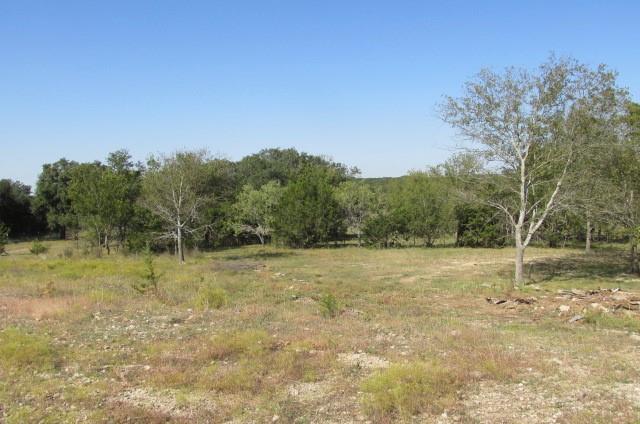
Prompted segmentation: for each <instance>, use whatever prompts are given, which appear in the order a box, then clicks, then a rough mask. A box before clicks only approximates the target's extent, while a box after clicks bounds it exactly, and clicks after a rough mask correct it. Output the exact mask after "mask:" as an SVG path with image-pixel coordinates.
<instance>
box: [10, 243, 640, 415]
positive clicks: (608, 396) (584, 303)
mask: <svg viewBox="0 0 640 424" xmlns="http://www.w3.org/2000/svg"><path fill="white" fill-rule="evenodd" d="M46 244H47V246H49V251H48V252H47V253H45V254H43V255H40V256H36V255H32V254H30V253H29V251H28V248H29V245H28V244H13V245H10V246H8V247H9V249H8V251H9V253H10V254H9V256H5V257H0V408H1V412H0V417H3V416H4V420H5V421H6V422H7V423H23V422H51V423H54V422H55V423H57V422H166V421H171V422H214V423H218V422H219V423H224V422H231V423H245V422H256V423H262V422H278V423H288V422H297V423H325V422H329V423H349V422H375V423H377V422H383V423H384V422H437V423H450V422H464V423H467V422H469V423H475V422H482V423H495V422H509V423H510V422H513V423H516V422H542V423H551V422H560V423H583V422H584V423H587V422H589V423H591V422H603V423H608V422H620V423H624V422H637V421H638V419H640V369H639V368H638V364H639V363H640V313H639V312H637V311H635V310H634V308H636V307H637V304H635V303H634V296H635V292H640V279H638V278H637V277H634V276H631V275H628V274H626V273H625V271H626V267H627V263H626V262H625V256H624V252H623V251H622V250H619V249H616V248H611V249H601V250H596V251H595V252H594V253H593V254H592V255H588V256H586V255H584V254H583V253H582V252H581V251H579V250H568V249H567V250H559V249H553V250H552V249H533V248H532V249H530V250H528V251H527V260H528V265H527V273H528V275H529V277H530V278H531V279H532V280H533V281H534V284H532V285H529V286H527V288H526V289H525V290H522V291H510V290H508V289H507V287H509V281H510V279H511V269H512V256H513V250H511V249H496V250H490V249H454V248H448V249H413V248H407V249H392V250H370V249H358V248H354V247H349V248H338V249H314V250H284V249H276V248H261V247H245V248H241V249H233V250H225V251H218V252H213V253H193V254H192V255H190V256H188V257H187V263H186V264H185V265H182V266H178V265H177V264H175V263H174V259H173V258H172V257H169V256H160V257H158V258H156V261H155V265H156V268H157V271H158V273H159V274H160V291H159V293H158V295H153V294H145V295H142V294H140V293H138V292H137V291H136V290H134V289H133V288H132V287H133V285H134V284H136V283H138V282H139V281H141V279H142V275H143V272H144V265H143V260H142V257H137V256H127V257H125V256H119V255H112V256H110V257H103V258H100V259H96V258H92V257H90V256H83V255H82V254H81V253H80V252H79V251H77V250H75V249H73V246H74V245H73V244H72V243H63V242H55V243H54V242H49V243H46ZM65 252H66V253H65ZM598 287H601V288H620V289H621V291H620V292H612V291H598V292H595V291H594V292H589V291H588V290H589V289H595V288H598ZM571 289H579V290H574V293H571V292H568V291H566V290H571ZM560 290H565V291H562V292H559V291H560ZM486 298H491V299H492V302H488V301H487V300H486ZM503 300H508V301H507V302H504V303H501V301H503ZM494 303H496V304H494ZM572 320H575V321H574V322H570V321H572ZM0 421H2V418H0Z"/></svg>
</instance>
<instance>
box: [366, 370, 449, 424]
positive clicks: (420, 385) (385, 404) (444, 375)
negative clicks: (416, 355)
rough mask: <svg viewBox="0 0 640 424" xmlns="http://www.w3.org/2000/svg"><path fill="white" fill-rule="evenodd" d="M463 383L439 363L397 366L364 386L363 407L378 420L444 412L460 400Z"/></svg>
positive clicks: (381, 372) (374, 377)
mask: <svg viewBox="0 0 640 424" xmlns="http://www.w3.org/2000/svg"><path fill="white" fill-rule="evenodd" d="M460 385H461V383H460V382H459V381H458V379H457V378H456V376H455V374H454V373H452V372H451V371H450V370H449V369H447V368H446V367H443V366H442V365H441V364H439V363H437V362H413V363H409V364H402V365H393V366H391V367H390V368H388V369H386V370H383V371H379V372H378V373H376V374H374V375H372V376H371V377H369V378H368V379H366V380H365V381H364V382H363V384H362V391H363V392H364V397H363V400H362V401H363V405H364V407H365V409H366V410H367V411H368V412H369V413H370V414H371V415H372V417H373V418H375V419H376V420H384V419H392V418H394V417H403V418H408V417H410V416H413V415H416V414H420V413H432V414H438V413H441V412H442V411H443V410H444V409H446V408H448V407H450V406H452V405H453V404H454V403H455V401H456V391H457V390H458V388H459V387H460Z"/></svg>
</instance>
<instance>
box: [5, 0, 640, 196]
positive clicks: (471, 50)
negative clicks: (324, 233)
mask: <svg viewBox="0 0 640 424" xmlns="http://www.w3.org/2000/svg"><path fill="white" fill-rule="evenodd" d="M639 19H640V2H638V1H631V0H629V1H606V2H605V1H529V2H525V1H504V2H499V1H486V2H477V1H468V2H461V1H446V2H445V1H442V2H428V1H384V2H383V1H372V0H369V1H345V0H343V1H330V0H323V1H304V0H294V1H269V0H262V1H242V0H227V1H202V2H196V1H177V0H174V1H148V2H146V1H122V2H120V1H114V0H110V1H78V2H64V1H43V2H33V1H28V0H16V1H7V0H0V145H1V147H2V148H1V151H0V178H12V179H18V180H21V181H23V182H25V183H28V184H33V183H34V182H35V180H36V177H37V175H38V173H39V171H40V169H41V166H42V164H43V163H46V162H53V161H55V160H57V159H59V158H60V157H67V158H68V159H74V160H78V161H90V160H94V159H103V158H104V157H105V156H106V155H107V153H108V152H110V151H113V150H116V149H119V148H127V149H128V150H129V151H130V152H131V153H132V154H133V155H134V157H135V158H136V159H141V160H142V159H144V158H145V157H146V156H147V155H148V154H149V153H157V152H171V151H174V150H176V149H180V148H201V147H206V148H208V149H209V150H210V151H211V152H213V153H217V154H221V155H224V156H226V157H228V158H230V159H240V158H241V157H242V156H244V155H246V154H250V153H253V152H256V151H258V150H260V149H261V148H265V147H296V148H298V149H300V150H304V151H308V152H311V153H321V154H327V155H330V156H332V157H333V158H334V159H335V160H338V161H341V162H344V163H347V164H349V165H355V166H358V167H359V168H360V169H361V170H362V171H363V175H364V176H397V175H402V174H404V173H405V172H406V171H407V170H409V169H417V168H423V167H425V166H426V165H428V164H436V163H439V162H442V161H443V160H444V159H446V157H448V156H449V155H450V154H451V152H452V151H453V149H454V148H455V146H456V145H457V140H456V138H455V134H454V132H453V131H452V130H450V129H449V128H448V127H447V126H446V125H445V124H443V123H441V122H440V121H439V119H438V118H437V117H436V111H435V109H436V108H435V106H436V104H437V103H438V102H439V101H440V100H441V98H442V95H444V94H453V95H455V94H457V93H459V92H460V88H461V86H462V84H463V82H464V81H465V80H467V79H468V78H470V77H471V76H473V74H475V73H476V72H477V71H478V70H480V69H481V68H483V67H491V68H495V69H500V68H502V67H504V66H508V65H516V66H526V67H532V66H536V65H537V64H539V63H540V62H542V61H544V60H545V59H546V58H547V57H548V55H549V53H550V52H552V51H553V52H555V53H556V54H558V55H570V56H573V57H575V58H577V59H579V60H580V61H583V62H586V63H588V64H592V65H595V64H598V63H603V62H604V63H607V64H608V65H610V66H611V67H612V68H614V69H616V70H617V71H619V72H620V83H621V84H622V85H624V86H627V87H628V88H629V89H630V92H631V95H632V97H633V98H634V99H635V100H639V99H640V72H639V71H640V31H638V28H637V23H638V20H639Z"/></svg>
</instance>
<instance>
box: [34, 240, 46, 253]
mask: <svg viewBox="0 0 640 424" xmlns="http://www.w3.org/2000/svg"><path fill="white" fill-rule="evenodd" d="M47 250H49V249H48V248H47V246H45V245H44V244H42V243H40V242H39V241H37V240H36V241H34V242H33V243H32V244H31V248H30V249H29V252H31V254H33V255H40V254H42V253H46V252H47Z"/></svg>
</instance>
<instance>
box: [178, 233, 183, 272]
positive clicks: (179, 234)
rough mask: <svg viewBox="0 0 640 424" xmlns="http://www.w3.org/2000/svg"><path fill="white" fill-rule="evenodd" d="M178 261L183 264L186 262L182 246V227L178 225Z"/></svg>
mask: <svg viewBox="0 0 640 424" xmlns="http://www.w3.org/2000/svg"><path fill="white" fill-rule="evenodd" d="M177 244H178V262H180V263H181V264H183V263H184V248H183V246H182V228H181V227H178V240H177Z"/></svg>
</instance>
